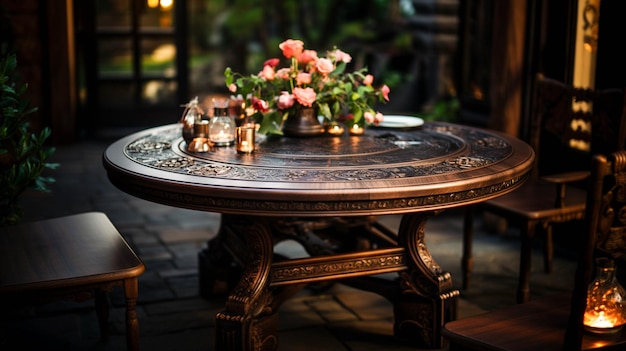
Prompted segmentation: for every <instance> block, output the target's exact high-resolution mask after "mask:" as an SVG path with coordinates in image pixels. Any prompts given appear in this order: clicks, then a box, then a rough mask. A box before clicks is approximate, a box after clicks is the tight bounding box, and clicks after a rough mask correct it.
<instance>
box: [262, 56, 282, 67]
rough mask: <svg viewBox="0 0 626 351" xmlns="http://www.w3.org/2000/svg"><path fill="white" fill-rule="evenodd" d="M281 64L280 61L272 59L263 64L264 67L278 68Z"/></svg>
mask: <svg viewBox="0 0 626 351" xmlns="http://www.w3.org/2000/svg"><path fill="white" fill-rule="evenodd" d="M279 63H280V60H279V59H277V58H271V59H267V60H265V62H264V63H263V66H270V67H276V66H278V64H279Z"/></svg>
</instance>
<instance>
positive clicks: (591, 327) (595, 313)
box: [583, 257, 626, 334]
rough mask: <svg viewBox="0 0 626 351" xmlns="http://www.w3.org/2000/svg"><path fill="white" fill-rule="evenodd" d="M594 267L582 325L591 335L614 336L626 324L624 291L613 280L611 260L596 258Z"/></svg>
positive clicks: (613, 273)
mask: <svg viewBox="0 0 626 351" xmlns="http://www.w3.org/2000/svg"><path fill="white" fill-rule="evenodd" d="M596 265H597V268H596V277H595V279H594V280H593V281H592V282H591V283H590V284H589V287H588V288H587V307H586V308H585V317H584V320H583V324H584V327H585V330H587V331H588V332H590V333H592V334H615V333H617V332H619V331H620V330H621V329H622V327H623V326H624V324H625V323H626V310H625V309H624V307H625V305H624V304H625V303H626V302H625V301H624V299H626V291H625V290H624V288H623V287H622V286H621V285H620V284H619V282H618V281H617V279H616V278H615V263H614V262H613V260H611V259H608V258H604V257H603V258H598V259H597V260H596Z"/></svg>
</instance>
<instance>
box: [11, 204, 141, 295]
mask: <svg viewBox="0 0 626 351" xmlns="http://www.w3.org/2000/svg"><path fill="white" fill-rule="evenodd" d="M94 228H97V229H94ZM144 270H145V266H144V264H143V262H142V261H141V260H140V259H139V258H138V257H137V256H136V255H135V254H134V253H133V251H132V250H130V248H129V247H128V244H127V243H126V241H124V239H123V238H122V236H121V235H120V234H119V232H118V231H117V229H116V228H115V227H114V226H113V224H111V222H110V221H109V220H108V218H107V217H106V216H105V214H103V213H99V212H88V213H83V214H78V215H72V216H65V217H59V218H54V219H48V220H42V221H37V222H32V223H23V224H19V225H14V226H6V227H1V228H0V293H9V292H10V293H16V292H24V291H33V290H38V289H54V288H59V287H64V288H67V287H70V286H77V285H85V284H98V283H101V282H109V281H113V280H122V279H126V278H130V277H136V276H138V275H140V274H142V273H143V272H144Z"/></svg>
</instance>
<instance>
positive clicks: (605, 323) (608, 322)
mask: <svg viewBox="0 0 626 351" xmlns="http://www.w3.org/2000/svg"><path fill="white" fill-rule="evenodd" d="M585 325H588V326H590V327H593V328H613V327H614V326H615V317H613V318H611V319H609V318H607V316H605V315H604V311H600V313H599V314H598V315H597V316H594V315H591V316H590V315H589V314H588V313H586V314H585Z"/></svg>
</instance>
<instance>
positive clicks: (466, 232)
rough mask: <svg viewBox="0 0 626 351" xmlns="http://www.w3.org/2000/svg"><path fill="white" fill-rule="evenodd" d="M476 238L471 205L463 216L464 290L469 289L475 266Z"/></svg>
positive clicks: (462, 265)
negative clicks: (474, 250)
mask: <svg viewBox="0 0 626 351" xmlns="http://www.w3.org/2000/svg"><path fill="white" fill-rule="evenodd" d="M473 239H474V213H473V211H472V208H471V206H468V207H467V208H465V214H464V218H463V257H461V269H462V270H463V290H467V289H469V284H470V275H471V274H472V269H473V268H474V259H473V258H472V241H473Z"/></svg>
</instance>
